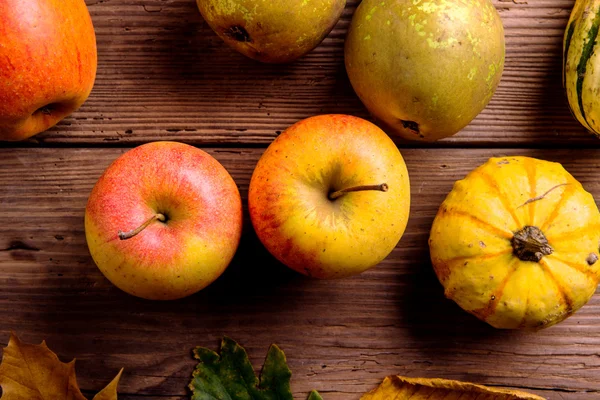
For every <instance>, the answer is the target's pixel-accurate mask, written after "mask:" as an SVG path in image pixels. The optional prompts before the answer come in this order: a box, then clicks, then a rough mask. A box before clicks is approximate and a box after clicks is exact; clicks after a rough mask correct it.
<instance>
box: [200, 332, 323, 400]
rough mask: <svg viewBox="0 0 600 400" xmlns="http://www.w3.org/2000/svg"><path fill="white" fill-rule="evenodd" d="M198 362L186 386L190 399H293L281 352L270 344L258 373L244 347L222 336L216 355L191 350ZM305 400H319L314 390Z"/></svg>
mask: <svg viewBox="0 0 600 400" xmlns="http://www.w3.org/2000/svg"><path fill="white" fill-rule="evenodd" d="M194 357H195V358H196V359H197V360H198V361H199V362H198V365H197V366H196V368H195V370H194V373H193V374H192V382H191V383H190V385H189V388H190V389H191V390H192V400H293V397H292V390H291V388H290V379H291V377H292V371H290V369H289V368H288V366H287V361H286V358H285V354H284V353H283V351H282V350H281V349H280V348H279V347H277V345H274V344H273V345H271V347H270V348H269V352H268V353H267V358H266V359H265V363H264V365H263V368H262V372H261V374H260V381H259V379H258V378H257V377H256V374H255V373H254V369H253V368H252V364H250V360H249V359H248V354H247V353H246V350H244V348H243V347H242V346H240V345H239V344H237V343H236V342H235V341H234V340H232V339H230V338H228V337H224V338H223V340H222V341H221V350H220V355H219V354H217V353H215V352H214V351H211V350H209V349H206V348H204V347H196V348H195V349H194ZM309 400H323V399H322V398H321V396H319V394H318V393H317V392H316V391H313V392H311V394H310V396H309Z"/></svg>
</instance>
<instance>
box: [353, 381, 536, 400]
mask: <svg viewBox="0 0 600 400" xmlns="http://www.w3.org/2000/svg"><path fill="white" fill-rule="evenodd" d="M481 395H484V396H485V399H486V400H544V398H543V397H540V396H536V395H534V394H530V393H526V392H521V391H518V390H508V389H496V388H490V387H487V386H483V385H476V384H474V383H468V382H459V381H453V380H448V379H426V378H407V377H404V376H388V377H387V378H385V379H384V380H383V383H382V384H381V385H380V386H379V387H378V388H377V389H375V390H373V391H371V392H369V393H367V394H365V395H364V396H362V397H361V400H391V399H403V400H425V399H428V400H441V399H448V398H453V399H454V398H458V397H460V399H461V400H475V399H480V398H481V397H479V396H481ZM453 396H455V397H453Z"/></svg>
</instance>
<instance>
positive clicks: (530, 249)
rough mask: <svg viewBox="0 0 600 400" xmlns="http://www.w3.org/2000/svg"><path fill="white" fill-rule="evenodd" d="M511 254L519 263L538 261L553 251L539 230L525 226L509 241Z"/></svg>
mask: <svg viewBox="0 0 600 400" xmlns="http://www.w3.org/2000/svg"><path fill="white" fill-rule="evenodd" d="M511 244H512V247H513V253H514V255H515V256H517V257H518V258H519V260H521V261H535V262H538V261H540V260H541V259H542V258H543V257H544V256H548V255H550V254H552V252H553V251H554V250H553V249H552V247H550V245H549V244H548V239H546V236H544V234H543V233H542V231H541V230H540V229H539V228H536V227H535V226H526V227H525V228H523V229H521V230H520V231H518V232H516V233H515V234H514V236H513V238H512V240H511Z"/></svg>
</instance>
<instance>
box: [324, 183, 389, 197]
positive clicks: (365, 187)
mask: <svg viewBox="0 0 600 400" xmlns="http://www.w3.org/2000/svg"><path fill="white" fill-rule="evenodd" d="M388 189H389V187H388V185H387V183H382V184H381V185H363V186H353V187H349V188H346V189H342V190H338V191H337V192H333V193H331V194H330V195H329V199H330V200H335V199H337V198H338V197H341V196H343V195H344V194H346V193H350V192H362V191H365V190H378V191H380V192H387V191H388Z"/></svg>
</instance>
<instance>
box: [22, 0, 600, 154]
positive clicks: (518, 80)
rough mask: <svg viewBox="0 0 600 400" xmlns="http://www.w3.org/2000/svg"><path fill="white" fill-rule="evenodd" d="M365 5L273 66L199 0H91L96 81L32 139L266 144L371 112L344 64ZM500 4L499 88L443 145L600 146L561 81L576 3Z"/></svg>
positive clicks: (352, 3)
mask: <svg viewBox="0 0 600 400" xmlns="http://www.w3.org/2000/svg"><path fill="white" fill-rule="evenodd" d="M358 3H359V0H349V1H348V6H347V8H346V11H345V13H344V15H343V17H342V19H341V20H340V22H339V23H338V25H337V27H336V28H335V30H334V31H333V32H332V33H331V34H330V35H329V37H328V38H327V39H326V40H325V41H324V42H323V43H322V45H321V46H320V47H318V48H317V49H316V50H315V51H313V52H312V53H310V54H309V55H307V56H306V57H304V58H303V59H301V60H299V61H298V62H296V63H293V64H291V65H285V66H273V65H264V64H260V63H257V62H254V61H251V60H249V59H246V58H245V57H244V56H242V55H240V54H237V53H236V52H234V51H232V50H230V49H229V48H227V47H225V46H224V45H223V43H222V41H221V40H220V39H219V38H218V37H217V36H216V35H215V34H214V33H213V32H212V31H211V30H210V28H209V27H208V25H207V24H206V23H204V21H203V20H202V18H201V16H200V13H199V12H198V10H197V7H196V5H195V2H194V1H189V0H143V1H142V0H104V1H98V0H87V4H88V5H89V9H90V12H91V14H92V16H93V20H94V25H95V28H96V32H97V41H98V52H99V70H98V76H97V81H96V85H95V87H94V90H93V92H92V95H91V97H90V98H89V100H88V101H87V103H86V104H85V105H84V106H83V107H82V108H81V109H80V110H79V111H78V112H76V113H75V114H73V115H72V116H71V117H70V118H67V119H66V120H65V121H63V122H62V123H60V124H59V126H58V127H55V128H53V129H51V130H50V131H48V132H46V133H44V134H42V135H39V136H37V137H36V138H35V139H32V140H31V141H30V143H46V144H49V143H52V144H59V143H60V144H65V143H68V144H78V145H84V144H115V143H126V144H137V143H142V142H147V141H152V140H160V139H172V140H184V141H186V142H189V143H196V144H201V145H219V144H221V145H223V144H228V145H235V144H240V143H241V144H253V145H264V144H268V143H269V142H270V141H271V140H272V139H273V138H274V137H276V135H277V134H278V132H281V131H283V130H284V129H285V128H287V127H288V126H289V125H291V124H293V123H294V122H296V121H298V120H300V119H303V118H306V117H309V116H312V115H315V114H323V113H345V114H352V115H357V116H360V117H364V118H369V115H368V113H367V111H366V109H365V108H364V107H363V105H362V104H361V103H360V101H359V100H358V98H357V97H356V95H355V94H354V92H353V90H352V87H351V85H350V83H349V81H348V78H347V76H346V72H345V68H344V65H343V42H344V38H345V35H346V31H347V28H348V25H349V23H350V20H351V17H352V14H353V11H354V10H355V8H356V6H357V4H358ZM494 4H495V5H496V7H497V8H498V10H499V11H500V14H501V16H502V19H503V22H504V25H505V27H506V42H507V54H506V70H505V73H504V76H503V79H502V82H501V85H500V87H499V89H498V91H497V93H496V95H495V96H494V98H493V100H492V102H491V103H490V105H489V107H488V108H487V109H486V110H484V112H482V113H481V114H480V115H479V117H477V118H476V119H475V120H474V121H473V122H472V124H471V125H469V126H468V127H467V128H465V129H464V130H463V131H462V132H461V133H459V134H458V135H456V136H455V137H452V138H449V139H446V140H444V141H442V142H438V144H437V145H438V146H457V145H469V146H484V147H486V146H487V147H489V146H494V147H498V146H506V145H510V146H512V145H513V144H517V145H519V146H532V147H540V146H552V145H553V146H561V145H564V144H569V145H586V146H588V145H594V146H595V145H598V142H597V141H596V140H595V139H594V138H593V137H592V135H590V134H588V133H586V132H585V131H584V130H583V128H582V127H581V126H580V125H579V124H578V123H577V122H576V121H575V120H574V119H573V118H572V117H571V115H570V112H569V110H568V106H567V103H566V98H565V96H564V93H563V89H562V86H561V68H562V67H561V53H562V36H563V32H564V28H565V26H566V23H567V20H568V17H569V14H570V10H571V7H572V5H573V0H535V1H529V2H527V1H520V0H519V1H516V0H515V1H513V0H494ZM398 141H399V140H398ZM399 142H400V141H399Z"/></svg>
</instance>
